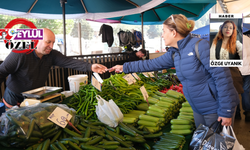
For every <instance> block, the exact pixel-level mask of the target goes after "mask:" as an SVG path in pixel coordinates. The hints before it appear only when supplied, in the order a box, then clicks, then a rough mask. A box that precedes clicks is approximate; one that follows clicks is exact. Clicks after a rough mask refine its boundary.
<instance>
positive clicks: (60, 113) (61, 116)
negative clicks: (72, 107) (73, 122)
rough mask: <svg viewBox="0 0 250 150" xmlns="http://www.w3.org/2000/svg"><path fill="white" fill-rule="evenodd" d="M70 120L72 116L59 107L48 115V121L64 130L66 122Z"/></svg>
mask: <svg viewBox="0 0 250 150" xmlns="http://www.w3.org/2000/svg"><path fill="white" fill-rule="evenodd" d="M71 118H72V115H71V114H69V113H68V112H66V111H65V110H63V109H62V108H60V107H56V109H55V110H54V111H53V112H52V113H51V114H50V115H49V117H48V119H49V120H50V121H52V122H54V123H55V124H57V125H59V126H60V127H62V128H65V127H66V125H67V124H68V122H67V121H66V119H67V120H68V121H69V120H70V119H71Z"/></svg>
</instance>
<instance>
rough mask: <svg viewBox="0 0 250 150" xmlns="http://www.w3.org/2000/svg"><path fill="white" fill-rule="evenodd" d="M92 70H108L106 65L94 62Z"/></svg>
mask: <svg viewBox="0 0 250 150" xmlns="http://www.w3.org/2000/svg"><path fill="white" fill-rule="evenodd" d="M91 70H92V71H93V72H97V73H100V74H102V73H104V72H106V70H107V67H105V66H103V65H101V64H92V66H91Z"/></svg>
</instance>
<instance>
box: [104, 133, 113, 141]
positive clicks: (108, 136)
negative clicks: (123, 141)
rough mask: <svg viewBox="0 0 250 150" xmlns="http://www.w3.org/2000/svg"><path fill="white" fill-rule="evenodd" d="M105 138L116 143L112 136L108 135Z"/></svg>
mask: <svg viewBox="0 0 250 150" xmlns="http://www.w3.org/2000/svg"><path fill="white" fill-rule="evenodd" d="M105 137H106V139H108V140H110V141H114V139H113V138H112V136H110V135H108V134H106V135H105Z"/></svg>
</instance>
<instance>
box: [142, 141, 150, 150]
mask: <svg viewBox="0 0 250 150" xmlns="http://www.w3.org/2000/svg"><path fill="white" fill-rule="evenodd" d="M142 146H143V147H144V148H145V149H146V150H151V147H150V146H149V145H148V144H147V143H143V144H142Z"/></svg>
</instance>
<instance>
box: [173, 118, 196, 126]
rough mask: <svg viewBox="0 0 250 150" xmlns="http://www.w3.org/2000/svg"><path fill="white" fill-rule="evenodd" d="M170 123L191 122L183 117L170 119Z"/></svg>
mask: <svg viewBox="0 0 250 150" xmlns="http://www.w3.org/2000/svg"><path fill="white" fill-rule="evenodd" d="M170 122H171V124H179V125H180V124H185V125H190V124H191V122H190V121H189V120H185V119H172V120H171V121H170Z"/></svg>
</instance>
